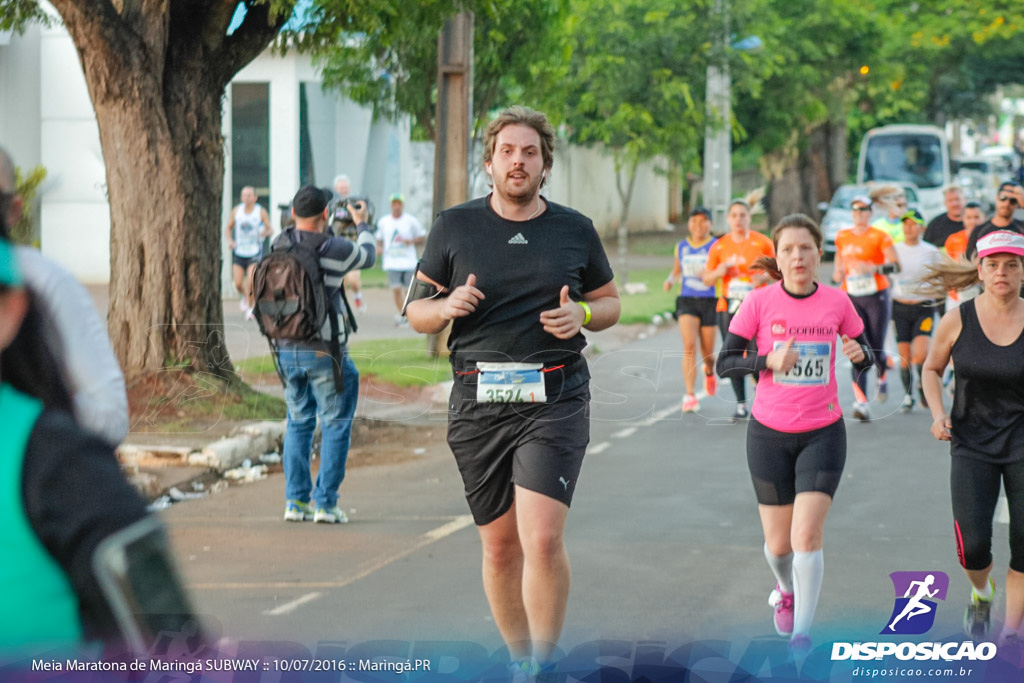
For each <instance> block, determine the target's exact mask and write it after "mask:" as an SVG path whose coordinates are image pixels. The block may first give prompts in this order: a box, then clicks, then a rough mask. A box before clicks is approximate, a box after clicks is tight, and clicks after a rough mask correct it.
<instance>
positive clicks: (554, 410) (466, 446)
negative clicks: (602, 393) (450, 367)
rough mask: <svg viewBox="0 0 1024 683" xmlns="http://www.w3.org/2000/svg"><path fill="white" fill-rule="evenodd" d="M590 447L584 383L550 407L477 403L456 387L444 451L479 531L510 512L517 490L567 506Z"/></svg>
mask: <svg viewBox="0 0 1024 683" xmlns="http://www.w3.org/2000/svg"><path fill="white" fill-rule="evenodd" d="M468 386H469V387H472V389H473V390H475V389H476V387H475V385H468ZM589 442H590V389H589V386H588V385H586V384H584V385H583V386H581V387H578V388H577V389H575V390H573V391H571V392H569V393H568V394H567V395H565V396H561V397H560V398H559V400H558V401H556V402H554V403H478V402H476V401H475V400H474V399H472V398H470V397H469V395H467V389H466V387H465V386H464V385H462V384H460V382H458V381H456V383H455V386H454V387H453V388H452V395H451V399H450V401H449V413H448V445H449V446H450V447H451V449H452V453H453V454H454V455H455V462H456V463H457V464H458V466H459V473H460V474H461V475H462V481H463V484H465V488H466V500H467V501H468V502H469V509H470V511H471V512H472V513H473V521H475V522H476V524H477V525H479V526H483V525H485V524H489V523H491V522H493V521H494V520H496V519H498V518H499V517H501V516H502V515H503V514H505V513H506V512H508V510H509V508H511V507H512V503H513V501H514V500H515V487H516V486H522V487H523V488H526V489H529V490H531V491H536V492H537V493H541V494H543V495H545V496H548V497H549V498H554V499H555V500H558V501H561V502H562V503H565V505H566V506H568V505H569V504H570V503H571V502H572V495H573V493H574V492H575V490H576V480H577V478H578V477H579V473H580V468H581V467H582V466H583V455H584V453H585V452H586V450H587V444H588V443H589Z"/></svg>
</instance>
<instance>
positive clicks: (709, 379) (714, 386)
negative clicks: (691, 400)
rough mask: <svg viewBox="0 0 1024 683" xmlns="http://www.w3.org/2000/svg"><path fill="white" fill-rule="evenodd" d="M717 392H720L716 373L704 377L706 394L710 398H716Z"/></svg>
mask: <svg viewBox="0 0 1024 683" xmlns="http://www.w3.org/2000/svg"><path fill="white" fill-rule="evenodd" d="M716 391H718V378H717V377H715V374H714V373H711V374H710V375H704V393H706V394H707V395H708V396H714V395H715V392H716Z"/></svg>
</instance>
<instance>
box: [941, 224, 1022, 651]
mask: <svg viewBox="0 0 1024 683" xmlns="http://www.w3.org/2000/svg"><path fill="white" fill-rule="evenodd" d="M978 255H979V261H978V263H977V265H976V266H975V265H972V264H967V265H959V264H952V263H950V264H948V265H946V266H942V267H940V268H939V269H937V270H936V271H935V275H934V277H932V278H930V281H931V282H932V283H933V284H935V285H937V286H941V287H944V288H946V289H954V288H962V287H964V286H968V285H970V284H971V283H972V281H973V282H974V283H976V282H978V281H980V282H982V283H983V284H984V286H985V291H984V292H983V293H982V294H980V295H979V296H978V297H977V298H975V299H973V300H971V301H966V302H964V303H963V304H962V305H961V306H960V307H959V308H956V309H953V310H951V311H949V312H948V313H946V315H944V316H943V317H942V320H941V321H940V322H939V326H938V328H937V330H936V334H935V340H934V343H933V344H932V348H931V351H930V352H929V354H928V359H927V360H926V361H925V365H924V373H923V376H922V382H921V383H922V385H923V387H924V393H925V397H926V398H927V400H928V406H929V408H930V409H931V411H932V417H933V418H934V422H933V423H932V428H931V432H932V435H933V436H934V437H935V438H936V439H939V440H940V441H950V442H951V446H950V455H951V456H952V458H951V471H950V491H951V494H952V504H953V521H954V532H955V535H956V544H957V554H958V556H959V559H960V565H961V566H962V567H963V568H964V571H965V572H966V574H967V578H968V579H969V580H970V582H971V586H972V589H971V598H970V602H969V603H968V606H967V613H966V615H965V617H964V628H965V630H966V632H967V635H969V636H971V637H972V638H975V639H981V638H984V637H985V636H986V635H987V634H988V630H989V625H990V611H991V607H992V603H993V599H994V597H995V595H994V593H995V582H994V581H993V580H992V579H991V578H990V576H989V574H990V573H991V572H992V565H993V563H992V517H993V514H994V512H995V507H996V503H997V502H998V499H999V489H1000V486H1001V485H1002V487H1003V488H1005V490H1006V498H1007V503H1008V506H1009V510H1010V566H1009V569H1008V570H1007V574H1006V617H1005V623H1004V626H1003V628H1002V631H1001V632H1000V633H999V636H998V642H999V644H1000V645H999V647H1000V650H1003V649H1004V648H1006V649H1007V650H1009V651H1016V652H1017V653H1018V656H1019V654H1020V653H1021V652H1022V651H1024V637H1022V635H1021V633H1020V627H1021V622H1022V620H1024V299H1021V298H1020V294H1019V292H1020V286H1021V282H1022V281H1024V236H1022V235H1018V234H1016V233H1010V232H1006V231H997V232H994V233H990V234H989V235H986V236H985V237H984V238H982V239H981V240H978ZM951 359H952V361H953V374H954V379H955V382H956V384H955V393H954V396H953V407H952V410H951V411H950V413H949V414H947V413H946V412H945V408H944V407H943V405H942V387H941V381H940V378H941V377H942V373H943V372H944V371H945V369H946V366H947V365H948V364H949V362H950V360H951Z"/></svg>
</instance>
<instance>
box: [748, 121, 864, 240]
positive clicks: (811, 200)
mask: <svg viewBox="0 0 1024 683" xmlns="http://www.w3.org/2000/svg"><path fill="white" fill-rule="evenodd" d="M844 182H846V125H845V123H843V122H838V123H836V122H831V123H829V122H826V123H824V124H822V125H820V126H818V127H817V128H815V129H813V130H812V131H811V132H810V134H809V135H808V136H807V138H806V143H805V146H804V147H802V148H801V149H800V151H799V153H798V154H797V155H796V158H795V159H794V160H793V161H792V163H790V164H787V165H786V168H784V169H783V170H782V172H781V173H777V174H776V176H775V177H774V178H771V182H770V183H769V188H768V193H767V195H768V206H769V211H768V219H769V224H770V225H775V224H776V223H777V222H778V221H779V219H781V218H782V217H783V216H785V215H787V214H791V213H804V214H807V215H808V216H811V217H812V218H814V219H815V220H821V212H820V211H818V207H817V205H818V203H819V202H827V201H828V200H829V199H831V198H832V193H833V192H835V190H836V188H838V187H839V186H840V185H842V184H843V183H844Z"/></svg>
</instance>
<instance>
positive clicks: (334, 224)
mask: <svg viewBox="0 0 1024 683" xmlns="http://www.w3.org/2000/svg"><path fill="white" fill-rule="evenodd" d="M349 206H351V207H352V208H353V209H354V210H356V211H362V210H363V209H364V208H365V209H366V210H367V211H368V215H367V218H366V222H367V223H369V224H370V225H373V204H372V203H371V202H370V200H369V198H367V197H366V196H364V195H350V196H348V197H345V198H344V199H341V198H339V197H337V196H336V197H335V198H334V199H333V200H332V202H331V204H330V206H329V215H330V217H331V221H330V231H331V232H332V233H334V234H335V235H338V236H341V237H348V238H350V239H355V237H356V223H355V221H354V220H353V219H352V214H351V213H349V210H348V207H349Z"/></svg>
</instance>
